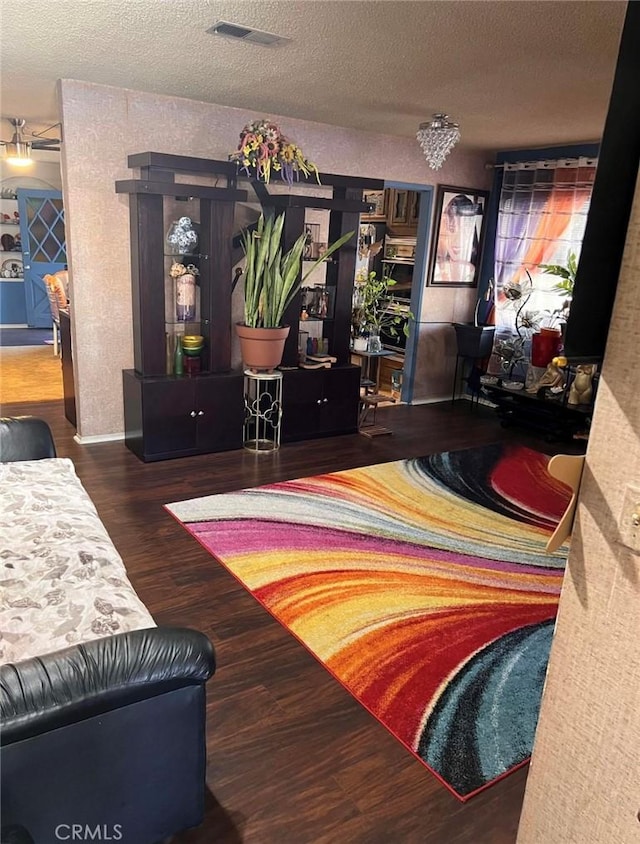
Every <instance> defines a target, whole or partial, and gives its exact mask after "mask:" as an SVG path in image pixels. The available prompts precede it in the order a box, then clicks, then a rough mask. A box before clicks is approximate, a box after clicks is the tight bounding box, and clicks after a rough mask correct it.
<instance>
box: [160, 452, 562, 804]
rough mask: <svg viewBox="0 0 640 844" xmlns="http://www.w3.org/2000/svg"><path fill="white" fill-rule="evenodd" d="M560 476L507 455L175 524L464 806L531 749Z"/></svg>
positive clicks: (334, 484) (386, 468) (290, 495)
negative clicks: (549, 546)
mask: <svg viewBox="0 0 640 844" xmlns="http://www.w3.org/2000/svg"><path fill="white" fill-rule="evenodd" d="M547 463H548V457H546V456H544V455H542V454H539V453H538V452H536V451H532V450H530V449H527V448H523V447H518V446H504V445H495V446H490V447H484V448H479V449H468V450H465V451H457V452H447V453H444V454H436V455H432V456H430V457H423V458H419V459H412V460H400V461H396V462H393V463H383V464H380V465H376V466H367V467H365V468H362V469H354V470H351V471H345V472H335V473H332V474H326V475H317V476H315V477H310V478H301V479H299V480H294V481H286V482H282V483H275V484H269V485H267V486H262V487H258V488H255V489H247V490H242V491H240V492H236V493H231V494H223V495H213V496H208V497H205V498H197V499H194V500H191V501H183V502H179V503H174V504H169V505H167V509H168V510H169V512H171V513H172V514H173V515H174V516H175V517H176V518H177V519H178V520H179V521H180V522H181V523H182V524H183V525H184V526H185V527H186V529H187V530H188V531H189V532H190V533H191V534H192V535H193V536H194V537H195V538H196V539H197V540H198V541H199V542H201V543H202V545H203V546H204V547H205V548H206V549H207V550H208V551H209V552H210V553H211V554H212V555H214V556H215V557H216V559H218V560H219V561H220V562H221V563H223V564H224V565H225V566H226V567H227V568H228V569H229V571H230V572H231V573H232V574H233V575H235V576H236V578H238V580H239V581H240V583H241V584H242V585H243V586H244V587H245V588H246V589H248V590H249V591H250V592H251V594H252V595H253V596H254V597H255V598H256V599H257V600H258V601H260V603H261V604H262V605H263V606H264V607H266V609H268V610H269V612H271V613H272V614H273V615H274V616H275V618H276V619H278V621H280V622H281V623H282V624H283V625H284V626H285V627H286V628H287V629H288V630H289V631H290V632H292V633H293V634H294V635H295V636H296V637H297V638H298V639H299V641H300V642H302V643H303V644H304V645H305V646H306V647H307V648H308V649H309V650H310V651H311V653H313V654H314V655H315V656H316V657H317V659H318V660H320V662H321V663H322V664H323V665H324V666H325V667H326V668H327V669H328V670H329V671H331V672H332V674H333V675H334V676H335V677H336V678H337V679H338V680H339V681H340V682H341V683H342V684H343V685H344V686H345V687H346V688H347V689H348V690H349V692H350V693H351V694H352V695H353V696H354V697H355V698H356V699H357V700H358V701H360V703H362V704H363V705H364V706H365V707H366V708H367V709H368V710H369V711H370V712H371V713H372V714H373V715H375V717H376V718H378V719H379V721H380V722H381V723H382V724H384V726H386V727H387V728H388V729H389V730H390V731H391V732H392V733H393V735H395V736H396V737H397V738H398V739H399V740H400V741H401V742H402V743H403V744H404V745H405V746H406V747H407V748H408V749H409V750H410V751H411V752H412V753H413V754H415V755H416V756H417V757H418V758H419V759H420V760H421V761H422V762H423V763H424V764H425V765H426V766H427V767H428V768H429V769H431V771H432V772H433V773H435V775H436V776H437V777H438V778H439V779H440V780H441V781H442V782H443V783H444V784H445V785H446V786H447V787H448V788H449V789H450V790H451V791H452V792H453V793H454V794H455V795H456V796H457V797H459V798H460V799H461V800H466V799H468V798H469V797H471V796H472V795H473V794H475V793H477V792H478V791H480V790H481V789H483V788H485V787H487V786H488V785H490V784H492V783H493V782H495V781H496V780H498V779H500V778H501V777H503V776H504V775H506V774H507V773H509V772H511V771H513V770H514V769H516V768H517V767H520V766H521V765H523V764H525V762H526V761H527V760H528V758H529V756H530V754H531V749H532V746H533V738H534V732H535V727H536V722H537V718H538V710H539V706H540V698H541V694H542V688H543V683H544V678H545V673H546V668H547V661H548V657H549V648H550V644H551V637H552V634H553V628H554V619H555V615H556V610H557V605H558V600H559V596H560V588H561V585H562V577H563V571H564V565H565V558H566V553H565V552H564V551H562V550H561V551H560V552H557V553H556V554H555V555H551V556H548V555H546V554H545V553H544V546H545V544H546V541H547V539H548V537H549V535H550V534H551V532H552V531H553V529H554V527H555V525H556V523H557V522H558V521H559V519H560V517H561V515H562V512H563V511H564V509H565V507H566V505H567V504H568V501H569V491H568V489H567V488H566V487H564V486H563V485H562V484H560V483H559V482H557V481H555V480H554V479H553V478H551V477H550V476H549V475H548V474H547V472H546V466H547ZM565 550H566V549H565Z"/></svg>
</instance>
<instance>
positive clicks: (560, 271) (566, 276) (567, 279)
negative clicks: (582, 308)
mask: <svg viewBox="0 0 640 844" xmlns="http://www.w3.org/2000/svg"><path fill="white" fill-rule="evenodd" d="M540 269H541V270H542V271H543V272H544V273H546V274H547V275H555V276H558V277H559V278H560V281H559V282H558V283H557V284H555V285H554V286H553V289H554V290H556V291H557V292H558V293H564V294H565V295H567V296H572V295H573V286H574V284H575V281H576V271H577V269H578V258H577V256H576V253H575V252H572V251H571V249H570V250H569V253H568V255H567V266H566V267H564V266H562V264H540Z"/></svg>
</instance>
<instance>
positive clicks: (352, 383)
mask: <svg viewBox="0 0 640 844" xmlns="http://www.w3.org/2000/svg"><path fill="white" fill-rule="evenodd" d="M323 374H324V383H323V393H322V399H321V404H320V409H321V412H320V415H319V418H318V433H319V434H344V433H348V432H353V431H356V430H357V428H358V404H359V401H360V367H359V366H348V367H340V368H339V369H326V370H324V373H323Z"/></svg>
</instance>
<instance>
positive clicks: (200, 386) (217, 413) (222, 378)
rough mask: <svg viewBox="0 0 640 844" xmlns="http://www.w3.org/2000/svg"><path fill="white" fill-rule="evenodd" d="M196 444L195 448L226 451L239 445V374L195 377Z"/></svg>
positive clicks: (241, 406)
mask: <svg viewBox="0 0 640 844" xmlns="http://www.w3.org/2000/svg"><path fill="white" fill-rule="evenodd" d="M196 384H197V389H196V404H197V408H196V446H197V449H198V451H200V452H203V453H209V452H212V451H229V450H230V449H233V448H241V446H242V423H243V420H244V399H243V384H244V380H243V376H242V375H236V374H232V375H217V376H211V377H203V378H197V379H196Z"/></svg>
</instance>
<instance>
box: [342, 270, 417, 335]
mask: <svg viewBox="0 0 640 844" xmlns="http://www.w3.org/2000/svg"><path fill="white" fill-rule="evenodd" d="M392 272H393V264H392V265H391V267H390V270H389V271H388V272H386V271H385V272H384V273H383V275H382V276H378V274H377V273H376V272H375V270H372V271H371V272H369V273H366V272H365V273H363V275H362V276H360V277H359V278H356V287H355V297H354V299H355V302H356V304H355V314H354V319H352V322H354V323H359V324H360V325H361V326H363V327H364V328H367V327H368V328H369V330H371V329H374V330H375V331H376V332H377V333H379V332H380V330H381V329H382V328H384V329H385V330H386V331H388V332H389V334H391V335H392V336H396V335H397V334H398V326H399V325H402V331H403V333H404V335H405V336H408V335H409V321H408V320H407V319H406V315H407V314H406V311H405V310H403V313H402V314H400V313H398V312H397V311H396V310H395V308H396V306H397V305H396V300H395V299H394V296H393V293H392V292H391V291H390V288H392V287H394V286H395V284H396V282H395V280H394V279H393V278H392V277H391V273H392ZM409 317H410V319H414V316H413V314H412V313H411V312H409Z"/></svg>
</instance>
